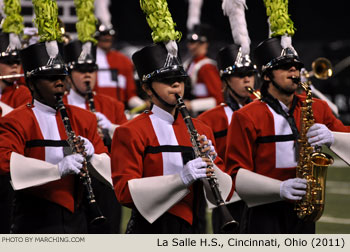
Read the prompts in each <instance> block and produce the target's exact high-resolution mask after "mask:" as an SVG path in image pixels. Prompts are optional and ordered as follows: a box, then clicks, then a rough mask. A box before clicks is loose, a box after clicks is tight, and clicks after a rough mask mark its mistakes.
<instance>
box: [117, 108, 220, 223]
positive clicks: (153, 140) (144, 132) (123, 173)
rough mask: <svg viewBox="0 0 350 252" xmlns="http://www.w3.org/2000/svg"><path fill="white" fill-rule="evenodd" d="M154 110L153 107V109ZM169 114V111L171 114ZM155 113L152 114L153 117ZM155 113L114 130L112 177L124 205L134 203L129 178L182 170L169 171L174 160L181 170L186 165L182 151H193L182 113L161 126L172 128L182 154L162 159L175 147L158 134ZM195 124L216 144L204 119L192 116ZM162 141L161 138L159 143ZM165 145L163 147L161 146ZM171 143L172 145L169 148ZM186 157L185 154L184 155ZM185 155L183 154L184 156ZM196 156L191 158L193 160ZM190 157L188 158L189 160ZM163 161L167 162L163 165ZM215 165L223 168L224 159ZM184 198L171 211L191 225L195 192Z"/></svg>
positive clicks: (143, 115)
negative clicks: (154, 122) (174, 157)
mask: <svg viewBox="0 0 350 252" xmlns="http://www.w3.org/2000/svg"><path fill="white" fill-rule="evenodd" d="M152 110H153V109H152ZM169 115H170V114H169ZM152 116H153V117H152ZM154 116H155V114H154V113H153V112H148V113H143V114H141V115H139V116H138V117H136V118H134V119H133V120H131V121H129V122H127V123H125V124H124V125H122V126H120V127H118V128H117V129H116V131H115V132H114V136H113V141H112V155H111V156H112V157H111V162H112V179H113V184H114V188H115V193H116V195H117V198H118V200H119V202H120V203H121V204H124V205H127V206H129V207H132V206H133V201H132V197H131V195H130V191H129V187H128V181H129V180H131V179H135V178H143V177H152V176H162V175H164V173H166V174H176V173H178V172H179V171H177V172H176V171H173V172H169V169H171V168H169V167H170V166H171V165H172V164H173V163H176V162H177V163H178V164H179V163H180V165H179V166H178V167H179V169H181V168H182V167H183V163H182V162H183V159H182V160H181V155H180V154H179V152H182V153H185V152H187V154H188V153H190V154H192V153H191V152H192V144H191V142H190V135H189V133H188V131H187V127H186V125H185V122H184V120H183V118H182V116H181V115H180V114H179V115H178V116H177V118H176V120H175V121H173V122H172V123H170V124H167V125H166V126H164V125H163V124H161V126H160V127H161V129H162V130H164V131H166V130H167V129H170V130H171V132H172V134H174V136H175V137H176V140H177V143H178V145H176V146H175V148H180V149H177V150H174V148H173V152H172V153H174V152H177V153H176V154H175V155H179V158H178V159H177V160H174V159H170V161H169V159H168V160H165V159H163V155H167V153H171V151H170V150H164V148H165V149H169V148H172V147H174V145H172V143H171V142H169V141H167V140H165V138H167V135H165V136H164V137H162V138H159V140H158V137H159V136H157V133H156V131H157V130H155V128H154V125H153V124H152V120H153V118H154ZM193 123H194V126H195V127H196V129H197V131H198V133H199V134H201V135H202V134H204V135H206V136H207V137H208V139H211V140H212V141H213V143H214V144H215V140H214V138H213V133H212V131H211V130H210V129H209V128H208V127H207V126H206V125H205V124H204V123H203V122H201V121H199V120H197V119H193ZM159 141H162V142H163V143H162V145H160V143H159ZM160 146H162V148H163V150H161V149H159V147H160ZM169 146H170V147H169ZM184 156H185V155H184ZM184 156H182V157H184ZM192 159H193V157H191V158H189V160H192ZM189 160H187V161H189ZM163 162H165V163H166V162H168V163H166V164H169V162H170V165H166V166H165V165H163ZM215 164H216V165H217V166H218V167H219V168H220V169H223V161H222V160H221V159H220V158H219V157H218V158H217V159H216V160H215ZM190 190H191V192H190V193H189V194H188V195H187V196H186V197H185V198H183V199H182V200H181V201H180V202H178V203H177V204H175V205H174V206H173V207H172V208H170V209H169V210H168V212H170V213H172V214H174V215H176V216H179V217H180V218H182V219H184V220H186V221H187V222H189V223H190V224H192V220H193V197H194V195H193V191H192V186H191V187H190Z"/></svg>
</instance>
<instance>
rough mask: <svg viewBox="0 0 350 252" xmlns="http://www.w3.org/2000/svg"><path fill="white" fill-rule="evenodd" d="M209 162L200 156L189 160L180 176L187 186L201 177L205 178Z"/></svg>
mask: <svg viewBox="0 0 350 252" xmlns="http://www.w3.org/2000/svg"><path fill="white" fill-rule="evenodd" d="M206 168H207V163H206V162H204V161H203V160H202V158H200V157H198V158H196V159H193V160H191V161H188V162H187V164H186V165H185V166H184V168H183V169H182V170H181V171H180V177H181V179H182V181H183V182H184V184H185V185H186V186H189V185H191V184H192V183H193V182H194V181H196V180H197V179H200V178H205V177H206V176H207V174H206Z"/></svg>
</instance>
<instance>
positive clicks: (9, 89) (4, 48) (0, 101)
mask: <svg viewBox="0 0 350 252" xmlns="http://www.w3.org/2000/svg"><path fill="white" fill-rule="evenodd" d="M1 7H3V6H1ZM20 9H21V6H20V1H12V3H10V2H9V1H6V2H5V8H4V12H5V13H4V14H5V18H4V19H2V18H0V19H1V26H2V27H1V28H2V29H1V30H0V117H1V116H5V115H6V114H8V113H10V112H11V111H12V110H13V109H14V108H17V107H19V106H21V105H23V104H26V103H29V102H31V101H32V95H31V94H30V91H29V89H28V88H27V87H26V86H24V85H19V76H20V72H21V61H20V58H19V55H18V50H19V49H20V46H21V43H20V40H19V36H18V35H19V34H20V33H21V31H22V30H23V24H22V22H23V18H22V16H21V15H20ZM13 20H17V21H18V22H13ZM9 181H10V178H9V176H8V175H0V223H1V225H0V233H1V234H7V233H9V232H10V219H11V206H12V200H13V198H12V197H13V190H12V187H11V185H10V183H9Z"/></svg>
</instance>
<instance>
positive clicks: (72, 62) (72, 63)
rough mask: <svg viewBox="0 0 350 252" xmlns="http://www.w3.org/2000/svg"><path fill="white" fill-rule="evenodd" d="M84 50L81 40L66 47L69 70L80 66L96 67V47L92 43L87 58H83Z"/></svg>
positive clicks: (65, 57) (65, 59)
mask: <svg viewBox="0 0 350 252" xmlns="http://www.w3.org/2000/svg"><path fill="white" fill-rule="evenodd" d="M82 50H83V43H82V42H81V41H79V40H74V41H72V42H70V43H68V44H67V45H65V46H64V50H63V51H64V61H65V62H66V64H67V66H68V68H69V69H71V70H72V69H74V68H76V67H78V66H79V65H91V66H93V67H97V65H96V46H95V45H93V44H92V43H91V52H90V54H89V55H86V57H84V58H81V57H80V55H81V52H82Z"/></svg>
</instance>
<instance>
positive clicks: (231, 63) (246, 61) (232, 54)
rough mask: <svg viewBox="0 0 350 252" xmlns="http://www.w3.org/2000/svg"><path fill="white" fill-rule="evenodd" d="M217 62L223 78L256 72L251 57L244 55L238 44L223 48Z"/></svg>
mask: <svg viewBox="0 0 350 252" xmlns="http://www.w3.org/2000/svg"><path fill="white" fill-rule="evenodd" d="M216 61H217V67H218V69H219V72H220V76H221V77H227V76H230V75H233V74H235V73H238V72H247V71H254V72H256V66H255V65H253V64H252V62H251V60H250V58H249V56H245V55H242V52H241V47H240V46H239V45H236V44H231V45H228V46H225V47H223V48H221V49H220V51H219V52H218V54H217V57H216Z"/></svg>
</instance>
